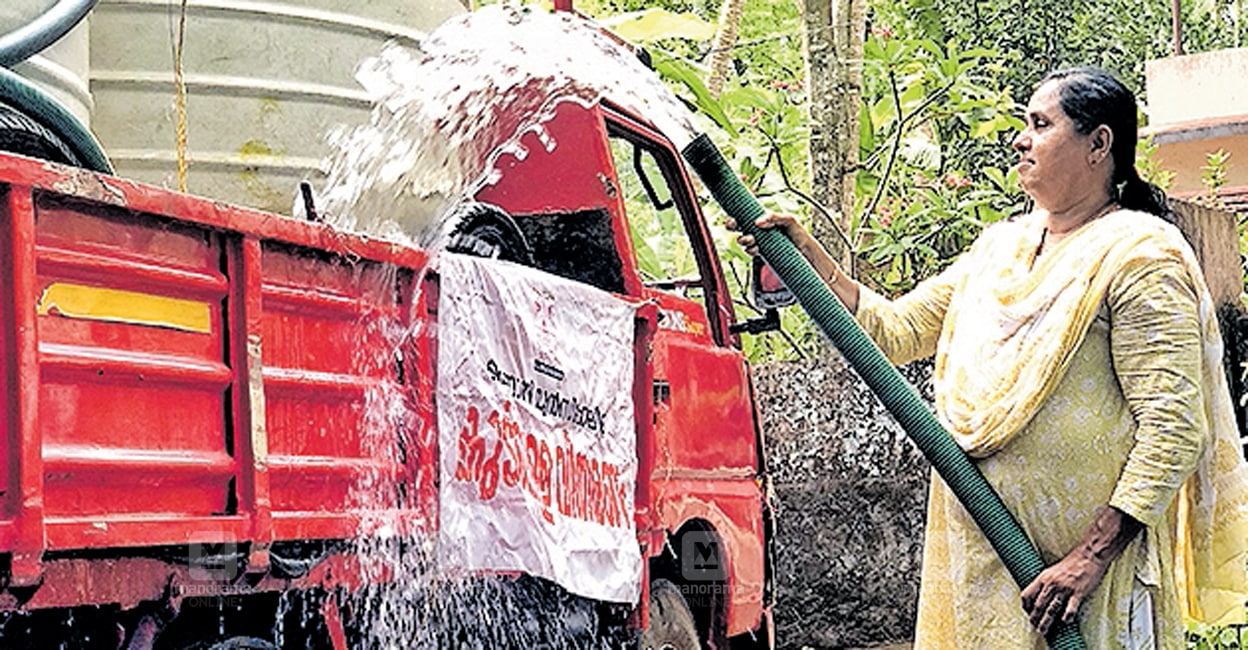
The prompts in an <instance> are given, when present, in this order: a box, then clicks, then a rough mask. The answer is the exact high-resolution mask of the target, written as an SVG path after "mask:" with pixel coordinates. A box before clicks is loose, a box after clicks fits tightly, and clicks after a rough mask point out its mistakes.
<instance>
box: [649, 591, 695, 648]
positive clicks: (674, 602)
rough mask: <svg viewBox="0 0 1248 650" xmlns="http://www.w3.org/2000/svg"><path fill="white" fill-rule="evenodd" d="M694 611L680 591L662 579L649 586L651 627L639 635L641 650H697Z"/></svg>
mask: <svg viewBox="0 0 1248 650" xmlns="http://www.w3.org/2000/svg"><path fill="white" fill-rule="evenodd" d="M701 647H702V645H701V644H700V643H698V628H697V626H695V625H694V623H693V612H691V611H689V604H688V603H686V602H685V597H684V596H683V595H681V593H680V589H679V588H677V587H676V585H674V584H672V583H671V582H669V581H667V580H663V579H659V580H655V581H654V582H651V583H650V625H649V626H647V627H646V629H645V630H643V631H642V633H641V650H700V648H701Z"/></svg>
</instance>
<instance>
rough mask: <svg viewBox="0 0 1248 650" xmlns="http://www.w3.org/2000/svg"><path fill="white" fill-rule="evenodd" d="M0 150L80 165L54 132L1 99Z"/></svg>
mask: <svg viewBox="0 0 1248 650" xmlns="http://www.w3.org/2000/svg"><path fill="white" fill-rule="evenodd" d="M0 151H6V152H9V153H16V154H21V155H23V156H30V157H31V158H39V159H40V160H50V161H52V162H55V163H61V164H63V165H74V166H76V167H81V166H82V163H81V162H80V161H79V160H78V157H77V156H75V155H74V154H73V153H72V152H71V151H70V149H69V147H68V146H67V145H66V144H65V142H64V141H63V140H61V139H60V138H59V137H57V135H56V134H55V133H52V132H51V131H49V130H48V129H47V128H45V127H44V126H43V125H42V124H40V123H38V122H36V121H35V120H33V119H31V118H29V117H27V116H26V115H25V114H23V113H21V112H20V111H18V110H16V109H14V108H12V107H11V106H9V105H7V104H3V103H0Z"/></svg>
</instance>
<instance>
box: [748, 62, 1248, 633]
mask: <svg viewBox="0 0 1248 650" xmlns="http://www.w3.org/2000/svg"><path fill="white" fill-rule="evenodd" d="M1025 124H1026V126H1025V128H1024V130H1023V131H1022V132H1021V133H1019V135H1018V136H1017V138H1015V140H1014V145H1013V146H1014V149H1015V150H1016V151H1017V153H1018V155H1019V162H1018V173H1019V179H1020V181H1021V182H1022V185H1023V188H1024V190H1025V191H1026V192H1027V194H1028V195H1029V196H1030V197H1031V198H1032V200H1033V201H1034V204H1035V209H1034V211H1032V212H1031V213H1030V214H1027V215H1024V216H1021V217H1018V218H1015V219H1011V220H1008V221H1006V222H1002V223H999V224H995V225H993V226H990V227H989V228H987V229H986V230H985V231H984V233H983V234H982V235H981V236H980V238H979V239H978V240H977V241H976V242H975V243H974V244H973V245H972V246H971V247H970V248H969V249H968V250H967V251H966V252H965V253H963V254H962V255H961V256H960V257H959V258H958V259H957V260H956V261H955V262H954V263H953V264H952V265H951V266H950V267H949V268H948V269H946V270H945V271H944V272H942V273H941V274H939V275H938V276H936V277H934V278H931V279H929V280H927V281H926V282H923V283H922V284H920V285H919V286H918V287H916V288H915V290H914V291H912V292H911V293H909V294H907V295H905V296H902V297H901V298H899V299H897V300H891V301H890V300H888V299H886V298H884V297H881V296H880V295H878V294H876V293H874V292H872V291H870V290H868V289H866V288H865V287H862V286H860V285H859V284H857V283H856V282H854V281H853V280H852V279H850V278H849V277H848V276H846V275H845V274H844V273H842V272H841V269H840V268H839V267H838V266H837V264H836V262H834V261H833V260H832V258H831V257H830V256H829V255H828V254H827V253H826V251H824V249H823V248H822V247H821V246H820V245H819V244H818V242H817V241H815V240H814V239H813V238H812V237H811V236H810V235H809V234H808V233H807V232H806V231H805V230H803V229H802V228H801V227H800V226H799V225H797V223H796V221H794V220H793V219H792V218H791V217H784V216H779V215H767V216H765V217H763V218H762V219H760V220H759V225H760V226H762V227H779V228H781V229H782V230H783V231H784V232H785V233H786V234H787V235H788V236H789V237H790V238H791V239H792V240H793V241H794V243H795V244H796V245H797V246H798V248H799V250H801V251H802V253H803V255H805V256H806V258H807V259H808V260H810V262H811V263H812V265H813V266H814V268H815V270H816V271H817V272H818V273H820V274H821V275H822V276H823V277H824V279H825V280H826V281H827V283H828V285H829V286H830V287H831V289H832V290H833V292H834V293H836V295H837V296H838V297H839V298H840V299H841V301H842V302H844V303H845V305H846V306H847V307H848V308H849V310H850V311H851V312H852V313H854V314H855V317H856V319H857V320H858V322H859V324H861V325H862V327H863V328H864V329H865V330H866V331H867V332H868V334H870V335H871V337H872V338H873V339H874V340H875V341H876V343H877V344H878V345H879V346H880V348H881V349H882V350H883V351H884V353H885V354H886V355H888V357H889V359H890V360H892V361H893V362H894V363H898V364H901V363H906V362H908V361H911V360H913V359H917V358H921V357H925V356H930V355H933V354H934V355H935V370H934V382H935V387H936V409H937V415H938V416H939V418H940V420H941V422H942V423H943V424H944V425H945V426H946V428H948V429H949V431H950V433H951V434H953V436H954V438H955V439H956V440H957V442H958V443H959V445H960V446H961V447H962V448H963V449H964V450H965V451H966V452H967V453H968V454H970V455H971V457H973V458H974V459H976V463H977V465H978V466H979V469H980V470H981V471H982V472H983V473H984V475H985V476H986V477H987V479H988V481H989V482H990V483H991V484H992V485H993V487H994V488H995V489H996V490H997V492H998V493H999V494H1000V495H1001V498H1002V500H1003V501H1004V502H1005V504H1006V506H1007V507H1008V508H1009V509H1010V511H1011V512H1012V513H1013V514H1014V515H1015V517H1017V518H1018V520H1019V521H1020V522H1021V523H1022V526H1023V529H1024V530H1025V531H1026V533H1027V534H1028V536H1029V537H1030V538H1031V539H1032V540H1033V541H1034V542H1035V544H1036V545H1037V547H1039V549H1040V552H1041V554H1042V556H1043V558H1044V560H1045V562H1046V563H1047V564H1049V568H1048V569H1046V570H1045V571H1044V572H1043V573H1042V574H1041V575H1040V576H1039V577H1038V578H1037V579H1036V580H1035V582H1033V583H1032V584H1031V585H1029V586H1027V587H1026V588H1025V589H1023V590H1022V592H1021V599H1020V592H1019V589H1018V587H1017V586H1016V585H1015V584H1014V583H1013V581H1012V580H1011V578H1010V576H1009V574H1008V573H1007V572H1006V570H1005V568H1004V566H1003V565H1002V563H1001V561H1000V559H999V558H998V557H997V556H996V554H995V552H994V551H993V550H992V548H991V547H990V546H989V544H988V542H987V540H986V539H985V538H984V536H983V534H982V533H981V532H980V531H979V529H978V528H977V527H976V525H975V523H974V522H973V521H972V520H971V519H970V517H969V516H968V515H967V513H966V511H965V510H963V508H962V506H961V504H959V503H958V502H957V499H956V498H955V497H954V496H953V494H952V493H951V492H950V490H949V489H948V487H946V486H945V484H944V483H943V482H942V481H941V480H940V479H939V477H937V476H935V475H934V474H933V478H932V487H931V491H930V494H929V502H928V513H927V529H926V537H925V542H924V554H923V571H922V584H921V588H920V595H919V615H918V622H917V630H916V643H915V645H916V647H917V648H924V649H925V648H987V649H992V650H1003V649H1013V648H1018V649H1024V648H1025V649H1032V648H1037V649H1039V648H1043V647H1044V639H1043V633H1044V631H1046V630H1048V628H1049V627H1050V626H1051V625H1052V624H1053V623H1054V622H1055V621H1056V620H1058V619H1065V620H1076V619H1077V620H1078V621H1079V627H1080V630H1081V632H1082V633H1083V635H1084V638H1085V639H1086V641H1087V643H1088V647H1089V648H1097V649H1099V648H1132V649H1134V648H1162V649H1167V650H1168V649H1171V648H1174V649H1182V648H1183V647H1184V638H1183V637H1184V622H1185V620H1201V621H1206V622H1220V623H1228V622H1242V621H1244V620H1245V618H1244V616H1245V614H1244V603H1245V598H1246V597H1248V577H1246V576H1245V572H1246V571H1248V569H1246V562H1248V467H1246V466H1245V464H1244V462H1243V456H1242V452H1241V450H1240V443H1239V441H1238V433H1237V431H1236V425H1235V418H1234V416H1233V413H1232V403H1231V397H1230V395H1229V393H1228V389H1227V383H1226V379H1225V377H1224V375H1223V370H1222V364H1221V354H1222V343H1221V339H1220V337H1219V334H1218V330H1217V324H1216V320H1215V315H1214V306H1213V304H1212V303H1211V300H1210V297H1209V291H1208V289H1207V288H1206V287H1205V283H1204V280H1203V278H1202V276H1201V271H1200V268H1199V266H1198V265H1197V263H1196V261H1195V258H1194V255H1193V253H1192V251H1191V249H1190V248H1189V246H1188V244H1187V243H1186V241H1185V240H1184V238H1183V236H1182V235H1181V234H1180V233H1179V231H1178V230H1177V229H1176V228H1174V227H1173V226H1172V225H1170V224H1169V223H1167V222H1166V221H1165V220H1164V219H1162V218H1160V217H1164V216H1166V215H1168V214H1169V211H1168V208H1167V207H1166V204H1165V202H1164V196H1163V195H1162V194H1161V192H1160V191H1159V190H1157V189H1156V188H1154V187H1153V186H1151V185H1149V184H1148V183H1146V182H1144V181H1143V180H1141V179H1140V177H1139V175H1138V173H1137V172H1136V170H1135V165H1134V160H1135V145H1136V128H1137V125H1136V103H1135V98H1134V97H1133V96H1132V94H1131V92H1130V91H1129V90H1127V88H1126V87H1125V86H1123V85H1122V84H1121V83H1120V82H1119V81H1118V80H1116V79H1114V78H1113V77H1112V76H1110V75H1109V74H1107V73H1105V72H1104V71H1102V70H1098V69H1095V68H1078V69H1072V70H1064V71H1060V72H1055V73H1052V74H1050V75H1049V76H1047V77H1046V78H1045V79H1044V80H1043V81H1042V82H1041V83H1040V84H1039V86H1038V87H1037V89H1036V91H1035V93H1034V94H1033V95H1032V97H1031V100H1030V102H1029V103H1028V106H1027V110H1026V119H1025ZM730 226H731V224H730ZM739 241H740V243H741V245H742V246H743V247H745V248H746V249H747V250H748V251H750V252H752V253H754V252H757V249H756V246H755V242H754V241H753V238H751V237H749V236H741V237H740V238H739ZM1020 600H1021V606H1020Z"/></svg>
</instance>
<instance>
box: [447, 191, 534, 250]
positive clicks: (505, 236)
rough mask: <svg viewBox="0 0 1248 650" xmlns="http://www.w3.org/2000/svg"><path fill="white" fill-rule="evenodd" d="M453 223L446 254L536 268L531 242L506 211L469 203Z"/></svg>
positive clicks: (458, 211) (484, 204)
mask: <svg viewBox="0 0 1248 650" xmlns="http://www.w3.org/2000/svg"><path fill="white" fill-rule="evenodd" d="M451 219H452V220H453V225H452V227H451V230H450V234H449V236H448V237H447V240H446V242H447V243H446V250H448V251H450V252H452V253H463V254H465V255H476V256H477V257H488V258H491V259H500V260H506V261H508V262H515V263H517V264H524V265H526V266H533V251H532V250H531V249H530V248H529V242H528V240H527V239H525V237H524V233H523V232H522V231H521V230H520V226H518V225H516V220H515V219H512V218H511V215H509V214H507V213H506V212H504V211H503V210H502V208H499V207H497V206H494V205H490V204H489V203H477V202H472V203H467V204H465V205H463V206H461V207H460V208H459V209H458V210H456V211H455V213H454V214H453V215H452V216H451Z"/></svg>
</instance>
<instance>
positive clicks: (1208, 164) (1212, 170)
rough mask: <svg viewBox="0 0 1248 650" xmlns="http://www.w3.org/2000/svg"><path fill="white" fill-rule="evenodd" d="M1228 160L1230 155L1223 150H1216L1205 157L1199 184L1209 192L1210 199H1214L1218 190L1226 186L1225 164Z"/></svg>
mask: <svg viewBox="0 0 1248 650" xmlns="http://www.w3.org/2000/svg"><path fill="white" fill-rule="evenodd" d="M1230 159H1231V154H1230V153H1229V152H1227V151H1226V150H1225V149H1218V150H1217V151H1214V152H1213V153H1210V154H1208V155H1206V156H1205V165H1204V166H1203V167H1201V168H1200V184H1201V185H1203V186H1204V187H1205V190H1206V191H1208V192H1209V195H1210V197H1216V196H1217V195H1218V190H1220V189H1222V187H1224V186H1225V185H1226V171H1227V163H1229V162H1230Z"/></svg>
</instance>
